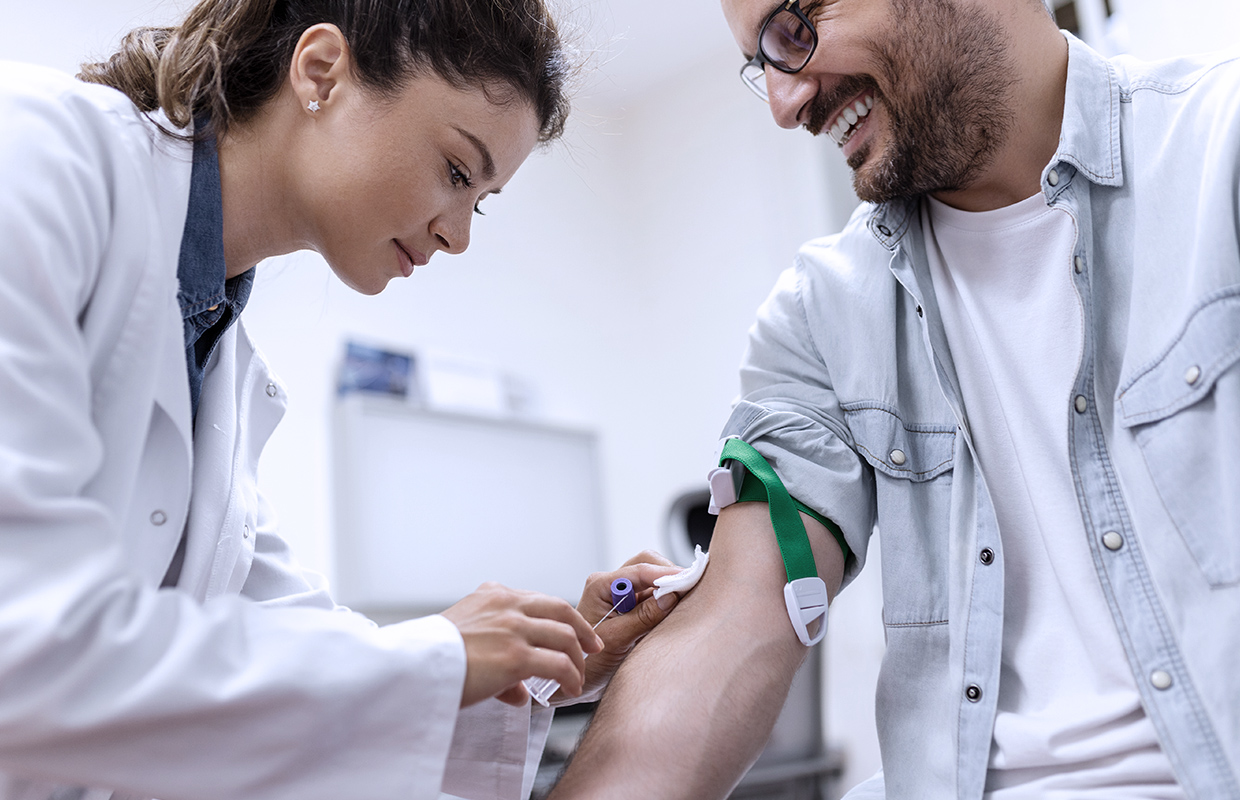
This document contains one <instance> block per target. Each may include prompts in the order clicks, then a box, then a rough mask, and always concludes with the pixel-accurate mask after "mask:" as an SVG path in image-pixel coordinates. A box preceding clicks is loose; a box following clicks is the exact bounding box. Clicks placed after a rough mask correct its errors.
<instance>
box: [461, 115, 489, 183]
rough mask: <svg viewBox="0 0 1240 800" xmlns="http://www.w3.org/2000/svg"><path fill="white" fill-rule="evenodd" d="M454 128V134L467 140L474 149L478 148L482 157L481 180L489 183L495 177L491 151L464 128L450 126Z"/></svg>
mask: <svg viewBox="0 0 1240 800" xmlns="http://www.w3.org/2000/svg"><path fill="white" fill-rule="evenodd" d="M452 127H454V128H456V132H457V133H459V134H461V135H462V136H464V137H465V138H466V139H468V140H469V141H470V142H471V143H472V144H473V146H474V147H476V148H478V153H479V154H480V155H481V156H482V179H483V180H484V181H489V180H491V179H492V178H494V177H495V159H494V158H492V157H491V151H490V149H489V148H487V146H486V144H484V143H483V141H482V140H481V139H479V138H478V137H477V136H474V135H473V134H472V133H470V132H469V131H467V130H465V129H464V128H460V127H457V126H455V125H454V126H452Z"/></svg>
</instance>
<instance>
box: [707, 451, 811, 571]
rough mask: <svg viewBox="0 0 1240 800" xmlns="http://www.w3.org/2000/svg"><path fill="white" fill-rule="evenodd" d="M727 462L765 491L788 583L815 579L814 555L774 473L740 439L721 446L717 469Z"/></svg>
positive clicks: (787, 497) (790, 498)
mask: <svg viewBox="0 0 1240 800" xmlns="http://www.w3.org/2000/svg"><path fill="white" fill-rule="evenodd" d="M728 460H732V461H737V462H740V464H741V465H742V466H744V467H745V469H747V470H749V473H750V474H751V475H753V476H754V477H755V478H757V479H758V481H759V482H761V484H762V486H763V488H765V489H766V502H767V507H768V508H769V509H770V514H771V527H773V528H774V529H775V540H776V541H777V542H779V552H780V554H781V555H782V556H783V559H784V571H785V572H786V573H787V574H788V582H789V583H792V582H793V581H795V580H798V579H800V578H816V577H818V565H817V564H815V563H814V551H813V550H811V549H810V546H809V536H808V535H807V534H806V533H805V525H804V523H802V522H801V514H800V512H799V511H797V507H796V504H795V503H794V502H793V501H792V495H790V494H788V490H787V489H786V488H784V483H783V481H781V480H780V479H779V476H778V475H776V474H775V470H773V469H771V465H770V464H768V463H767V462H766V459H765V458H763V457H762V454H761V453H759V452H758V451H757V450H755V449H754V447H753V445H751V444H749V443H748V442H745V441H742V440H740V439H728V440H727V441H726V442H725V443H724V445H723V452H722V453H720V455H719V464H720V466H722V465H723V462H725V461H728Z"/></svg>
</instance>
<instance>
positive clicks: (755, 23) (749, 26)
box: [723, 0, 786, 52]
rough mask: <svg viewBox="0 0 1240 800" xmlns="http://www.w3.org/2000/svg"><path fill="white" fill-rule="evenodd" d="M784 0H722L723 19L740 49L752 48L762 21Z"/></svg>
mask: <svg viewBox="0 0 1240 800" xmlns="http://www.w3.org/2000/svg"><path fill="white" fill-rule="evenodd" d="M784 2H786V0H723V16H724V19H726V20H727V22H728V27H729V28H731V29H732V36H733V37H735V38H736V43H737V44H738V45H740V47H741V49H742V50H744V51H746V52H749V51H750V50H752V49H753V47H754V46H755V45H756V43H757V40H758V29H759V28H760V27H761V26H762V22H763V21H764V20H765V19H766V18H767V17H768V16H770V15H771V12H772V11H774V10H775V9H777V8H779V7H780V6H781V5H783V4H784Z"/></svg>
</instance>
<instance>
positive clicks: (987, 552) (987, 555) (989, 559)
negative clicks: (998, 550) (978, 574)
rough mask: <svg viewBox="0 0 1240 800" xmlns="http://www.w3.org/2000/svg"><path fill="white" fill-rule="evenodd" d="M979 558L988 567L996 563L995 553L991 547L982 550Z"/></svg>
mask: <svg viewBox="0 0 1240 800" xmlns="http://www.w3.org/2000/svg"><path fill="white" fill-rule="evenodd" d="M977 557H978V558H979V559H981V562H982V563H983V564H985V565H986V566H990V565H991V564H993V563H994V560H995V551H994V550H991V549H990V548H989V547H985V548H982V552H981V553H979V554H978V556H977Z"/></svg>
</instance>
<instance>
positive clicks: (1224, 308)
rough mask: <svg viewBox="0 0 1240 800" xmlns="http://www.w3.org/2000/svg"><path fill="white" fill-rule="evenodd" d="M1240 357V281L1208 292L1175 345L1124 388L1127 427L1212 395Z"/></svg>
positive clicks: (1122, 419) (1120, 395) (1123, 418)
mask: <svg viewBox="0 0 1240 800" xmlns="http://www.w3.org/2000/svg"><path fill="white" fill-rule="evenodd" d="M1238 359H1240V286H1235V287H1231V288H1228V289H1225V290H1223V291H1221V292H1218V293H1216V294H1214V295H1212V296H1210V297H1207V298H1206V300H1205V301H1204V302H1202V304H1201V305H1199V306H1198V307H1197V309H1196V310H1195V311H1194V312H1193V313H1192V315H1190V316H1189V318H1188V322H1187V323H1186V324H1185V325H1184V329H1183V330H1182V331H1181V332H1180V334H1179V336H1177V337H1176V338H1175V339H1174V340H1173V341H1172V342H1171V345H1170V346H1169V347H1168V348H1167V349H1166V350H1165V351H1163V353H1162V354H1161V355H1159V356H1158V357H1157V358H1155V359H1154V360H1153V361H1152V362H1151V363H1150V364H1148V365H1147V366H1145V367H1144V368H1142V369H1141V370H1140V371H1139V372H1138V373H1137V374H1136V375H1135V376H1134V377H1132V378H1131V379H1130V380H1129V381H1127V383H1125V384H1124V385H1123V386H1121V387H1120V390H1119V393H1118V394H1117V397H1116V400H1117V403H1118V406H1119V411H1120V414H1119V420H1120V424H1121V425H1122V426H1123V427H1125V428H1131V427H1133V426H1136V425H1144V424H1147V423H1150V422H1157V421H1158V420H1161V419H1164V418H1166V417H1169V416H1171V415H1172V414H1174V413H1176V412H1177V411H1181V410H1183V409H1185V408H1188V407H1189V406H1191V405H1193V404H1194V403H1196V402H1197V401H1199V400H1201V399H1202V398H1203V397H1205V396H1206V395H1208V394H1209V393H1210V391H1211V389H1213V388H1214V383H1215V381H1217V380H1218V378H1219V376H1220V375H1222V374H1223V373H1224V372H1226V371H1227V369H1228V368H1229V367H1231V366H1232V365H1233V364H1234V363H1235V362H1236V361H1237V360H1238Z"/></svg>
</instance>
